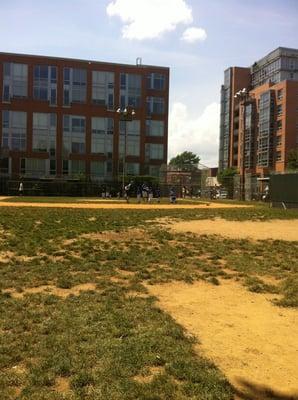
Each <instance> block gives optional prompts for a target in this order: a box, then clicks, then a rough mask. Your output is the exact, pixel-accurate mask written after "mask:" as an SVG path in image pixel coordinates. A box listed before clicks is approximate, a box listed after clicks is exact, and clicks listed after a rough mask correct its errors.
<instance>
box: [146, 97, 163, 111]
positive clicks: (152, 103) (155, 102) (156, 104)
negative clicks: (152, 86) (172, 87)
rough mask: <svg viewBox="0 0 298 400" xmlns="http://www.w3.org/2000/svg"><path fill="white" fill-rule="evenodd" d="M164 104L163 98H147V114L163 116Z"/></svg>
mask: <svg viewBox="0 0 298 400" xmlns="http://www.w3.org/2000/svg"><path fill="white" fill-rule="evenodd" d="M164 112H165V104H164V98H163V97H147V114H148V115H151V114H164Z"/></svg>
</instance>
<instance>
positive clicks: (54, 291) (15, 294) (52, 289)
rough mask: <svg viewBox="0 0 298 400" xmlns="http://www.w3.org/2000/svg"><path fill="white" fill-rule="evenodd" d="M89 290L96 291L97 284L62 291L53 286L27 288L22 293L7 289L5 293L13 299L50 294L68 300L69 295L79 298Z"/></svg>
mask: <svg viewBox="0 0 298 400" xmlns="http://www.w3.org/2000/svg"><path fill="white" fill-rule="evenodd" d="M88 290H96V284H95V283H83V284H81V285H76V286H73V287H72V288H70V289H62V288H58V287H56V286H53V285H41V286H37V287H33V288H26V289H24V290H23V291H22V292H17V291H16V290H15V289H5V290H3V292H4V293H10V295H11V297H13V298H15V299H21V298H23V297H24V295H25V294H35V293H49V294H53V295H55V296H58V297H63V298H66V297H68V296H69V295H71V294H72V295H74V296H78V295H79V294H80V293H81V292H86V291H88Z"/></svg>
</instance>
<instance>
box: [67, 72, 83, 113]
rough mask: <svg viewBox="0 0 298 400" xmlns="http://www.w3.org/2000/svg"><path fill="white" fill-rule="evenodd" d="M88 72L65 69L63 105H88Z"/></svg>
mask: <svg viewBox="0 0 298 400" xmlns="http://www.w3.org/2000/svg"><path fill="white" fill-rule="evenodd" d="M86 87H87V71H86V70H85V69H76V68H64V70H63V90H64V91H63V104H64V105H65V106H68V105H70V104H71V103H86Z"/></svg>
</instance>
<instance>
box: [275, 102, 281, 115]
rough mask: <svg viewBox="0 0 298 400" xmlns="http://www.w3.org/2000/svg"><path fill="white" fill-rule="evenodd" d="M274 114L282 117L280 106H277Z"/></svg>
mask: <svg viewBox="0 0 298 400" xmlns="http://www.w3.org/2000/svg"><path fill="white" fill-rule="evenodd" d="M276 112H277V116H278V117H279V116H281V115H282V104H279V105H278V106H277V108H276Z"/></svg>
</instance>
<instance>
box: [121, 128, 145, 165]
mask: <svg viewBox="0 0 298 400" xmlns="http://www.w3.org/2000/svg"><path fill="white" fill-rule="evenodd" d="M125 124H127V125H126V130H127V132H126V149H124V146H125ZM125 150H126V151H125ZM124 154H125V155H126V156H135V157H139V156H140V121H138V120H134V121H120V139H119V155H120V157H121V158H124Z"/></svg>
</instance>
